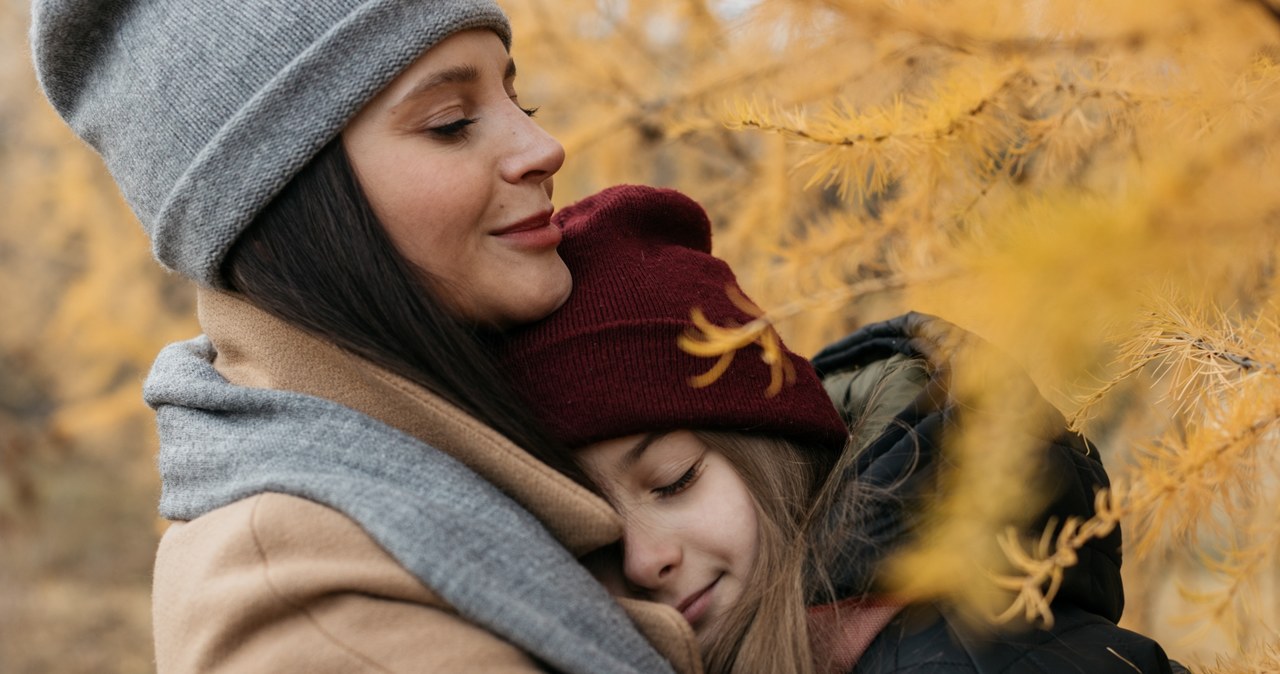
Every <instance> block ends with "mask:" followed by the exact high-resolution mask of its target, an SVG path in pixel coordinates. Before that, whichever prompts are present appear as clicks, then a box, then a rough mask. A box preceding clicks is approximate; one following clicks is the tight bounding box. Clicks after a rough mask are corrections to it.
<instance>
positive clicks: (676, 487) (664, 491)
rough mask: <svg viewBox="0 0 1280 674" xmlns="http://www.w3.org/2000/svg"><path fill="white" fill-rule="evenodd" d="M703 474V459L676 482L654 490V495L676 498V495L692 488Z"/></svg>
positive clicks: (690, 467)
mask: <svg viewBox="0 0 1280 674" xmlns="http://www.w3.org/2000/svg"><path fill="white" fill-rule="evenodd" d="M701 473H702V459H698V461H697V462H696V463H694V464H693V465H692V466H689V470H686V471H685V472H684V474H683V475H681V476H680V477H679V478H678V479H677V480H676V481H675V482H672V483H671V484H668V485H665V486H662V487H657V488H655V489H654V490H653V493H655V494H657V495H658V496H660V497H667V496H675V495H676V494H679V493H680V492H682V491H684V490H686V489H688V488H689V487H691V486H692V485H693V483H694V481H696V480H697V479H698V476H699V475H700V474H701Z"/></svg>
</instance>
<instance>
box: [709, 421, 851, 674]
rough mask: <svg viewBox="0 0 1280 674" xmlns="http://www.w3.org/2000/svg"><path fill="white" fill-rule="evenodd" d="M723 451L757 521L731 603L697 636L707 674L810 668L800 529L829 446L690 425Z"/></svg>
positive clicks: (798, 673) (825, 468)
mask: <svg viewBox="0 0 1280 674" xmlns="http://www.w3.org/2000/svg"><path fill="white" fill-rule="evenodd" d="M695 434H696V435H697V436H698V438H699V439H700V440H701V441H702V442H703V443H704V444H706V445H707V447H708V448H710V449H714V450H716V451H718V452H720V453H721V454H723V455H724V456H725V457H726V458H727V459H728V460H729V461H730V463H731V464H732V465H733V467H734V468H735V469H736V470H737V472H738V474H739V476H741V477H742V480H743V482H744V483H745V484H746V486H747V490H748V491H749V492H750V494H751V497H752V502H753V504H754V506H755V508H756V520H757V522H758V523H759V524H758V526H759V540H758V542H757V545H756V550H757V552H756V561H755V565H754V566H753V567H752V569H751V575H750V577H749V578H748V580H747V582H746V584H745V586H744V587H745V589H744V592H743V594H742V596H741V597H740V598H739V600H738V602H737V603H736V604H735V605H734V606H733V608H732V609H731V610H730V612H729V614H727V615H726V616H725V618H724V619H723V620H722V621H721V623H720V624H719V625H718V626H717V627H716V629H715V630H714V631H713V633H711V634H710V635H708V636H707V637H706V638H704V641H703V649H702V650H703V661H704V663H705V664H706V669H707V672H708V674H720V673H729V672H733V673H744V674H745V673H748V672H776V673H782V674H786V673H794V674H811V673H812V672H813V671H814V668H813V655H812V652H811V649H810V644H809V631H808V626H807V612H806V607H805V603H806V602H805V599H806V597H805V578H804V574H805V565H806V557H807V556H806V554H805V553H804V550H803V548H804V547H805V546H804V545H802V542H803V538H804V537H803V529H804V524H805V521H806V519H807V514H808V511H809V509H810V506H811V505H812V504H813V502H814V500H815V498H816V496H817V490H818V487H819V485H821V484H822V482H823V480H824V478H825V477H826V475H827V474H829V473H830V472H831V460H830V458H829V457H830V452H824V451H822V450H820V449H818V448H809V447H803V448H802V447H799V446H797V445H795V444H793V443H791V442H788V441H786V440H783V439H780V438H773V437H760V436H750V435H743V434H738V433H721V432H716V433H713V432H696V433H695Z"/></svg>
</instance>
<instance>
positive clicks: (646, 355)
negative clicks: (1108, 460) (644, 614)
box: [496, 186, 1169, 674]
mask: <svg viewBox="0 0 1280 674" xmlns="http://www.w3.org/2000/svg"><path fill="white" fill-rule="evenodd" d="M557 218H558V222H560V223H561V224H562V225H563V226H564V237H565V239H564V244H563V245H562V247H561V254H562V256H563V259H564V260H565V262H566V264H568V265H569V268H570V270H571V271H572V273H573V275H574V279H575V287H574V290H573V293H572V295H571V296H570V298H569V300H568V302H566V304H565V305H564V306H563V307H561V308H560V309H559V310H557V311H556V312H555V313H553V314H552V315H551V316H550V317H548V318H546V319H544V320H543V321H541V322H539V323H536V324H534V325H530V326H526V327H523V328H520V329H517V330H514V331H512V332H510V333H508V334H507V335H505V338H504V339H503V340H502V341H501V342H500V343H499V344H497V346H496V348H497V349H498V350H499V351H500V352H501V354H502V359H503V361H504V362H505V363H506V370H507V371H508V373H509V375H510V376H511V378H512V381H513V382H514V383H515V384H516V386H517V388H518V389H519V390H520V391H521V392H522V394H523V396H524V399H525V401H526V403H527V404H528V405H529V406H530V407H531V408H533V409H534V410H535V411H536V412H537V413H538V415H539V416H541V417H542V418H543V419H544V420H545V423H546V424H547V427H548V428H549V430H550V432H551V433H552V435H554V436H555V437H556V438H558V439H560V440H561V441H562V442H563V444H565V445H567V446H570V447H575V448H577V449H576V451H575V455H576V457H577V460H578V462H579V463H580V464H581V465H582V466H583V467H584V468H585V469H586V472H587V473H588V474H589V475H590V476H591V477H592V478H593V479H595V480H596V481H597V482H598V484H599V485H600V486H601V488H602V489H603V491H604V492H605V493H606V494H607V495H608V497H609V499H610V501H611V502H612V503H613V504H614V506H615V507H616V508H617V509H618V511H619V512H620V513H621V514H622V516H623V520H624V523H625V526H624V535H623V542H622V546H621V549H614V550H612V557H610V556H607V555H605V554H598V555H596V556H595V557H594V558H593V559H592V560H591V566H592V567H593V569H594V570H595V572H596V573H597V575H598V576H599V577H600V578H601V579H602V581H604V582H605V584H606V585H607V586H609V587H610V588H611V589H612V590H613V591H614V592H616V593H618V594H620V595H623V596H628V597H632V598H639V599H647V600H651V601H657V602H660V603H664V604H667V605H668V606H671V607H672V608H674V609H676V610H678V611H679V612H680V614H681V615H682V616H683V617H684V618H685V619H686V620H687V621H688V622H689V623H690V625H691V626H692V627H693V628H694V630H695V631H696V632H697V634H698V636H699V638H700V641H701V644H702V648H703V653H704V657H705V659H706V663H707V667H708V671H712V672H812V671H814V670H815V669H817V670H818V671H824V672H847V671H856V672H890V671H929V672H934V671H947V672H977V671H982V672H986V671H1000V672H1012V671H1019V672H1059V671H1062V672H1067V671H1071V672H1075V671H1083V670H1085V669H1088V670H1090V671H1096V672H1099V673H1101V672H1115V673H1116V674H1122V673H1127V672H1131V671H1134V669H1137V670H1138V671H1150V672H1167V671H1169V663H1168V662H1167V660H1166V658H1165V656H1164V653H1163V651H1162V650H1161V649H1160V647H1159V645H1157V644H1156V643H1155V642H1153V641H1151V640H1150V639H1147V638H1145V637H1143V636H1141V635H1138V634H1134V633H1132V632H1128V631H1126V630H1123V629H1121V628H1119V627H1117V626H1116V625H1115V621H1117V620H1118V619H1119V617H1120V610H1121V608H1122V604H1123V593H1122V590H1121V587H1120V576H1119V561H1120V558H1119V543H1120V541H1119V533H1118V532H1113V533H1112V534H1111V535H1109V536H1107V537H1104V538H1102V539H1099V540H1095V541H1091V542H1090V543H1089V544H1088V545H1086V546H1085V547H1084V548H1083V549H1082V550H1081V551H1080V558H1081V563H1080V564H1079V565H1077V566H1075V567H1072V568H1071V569H1070V570H1069V572H1068V574H1067V578H1066V579H1065V581H1064V583H1063V585H1062V588H1061V591H1060V592H1059V594H1058V595H1057V601H1056V602H1055V605H1054V611H1055V616H1056V618H1057V620H1056V622H1055V624H1054V626H1053V627H1052V628H1033V627H1032V626H1026V625H1023V626H1014V627H1012V628H1007V629H1003V630H1001V631H998V632H996V633H995V634H985V635H984V634H976V633H974V632H973V631H972V630H965V629H964V625H962V624H961V623H959V622H958V621H956V620H955V618H956V616H955V612H954V611H953V609H952V608H951V607H948V606H945V605H941V604H939V605H911V604H907V603H904V602H900V601H896V600H895V599H894V598H893V597H892V596H884V595H883V594H882V593H883V592H884V590H883V589H882V588H881V587H880V586H879V584H878V579H877V570H878V567H879V565H880V562H881V561H882V560H883V559H884V557H885V555H886V554H888V553H889V552H891V551H892V550H893V549H895V548H896V547H898V546H900V545H902V543H903V542H904V541H906V540H909V538H910V537H911V536H912V535H913V531H914V530H915V526H914V521H913V520H914V518H915V515H916V513H918V512H920V511H921V510H922V509H924V508H925V507H927V504H928V502H929V500H930V499H931V498H933V497H936V491H935V490H936V489H937V480H938V478H939V477H940V474H941V472H942V470H943V468H942V464H943V463H944V462H943V461H942V460H941V458H940V448H939V444H940V439H941V438H943V437H945V436H946V434H947V433H948V432H950V430H951V428H953V424H954V420H955V419H954V417H955V415H956V414H957V413H958V412H959V411H960V409H961V408H962V407H963V413H964V414H966V415H974V414H980V413H982V411H983V410H981V409H979V408H978V407H977V406H975V405H973V404H968V403H970V401H966V404H964V405H963V406H962V405H961V404H959V403H957V402H956V401H953V400H951V399H950V394H949V393H948V392H947V387H946V378H947V377H946V374H947V370H948V368H949V367H950V364H949V362H948V360H947V358H946V355H945V354H946V351H945V349H944V347H945V346H946V345H948V344H949V343H950V342H952V341H953V338H955V337H957V336H958V335H959V333H958V331H956V330H954V329H952V328H950V327H949V326H946V325H945V324H944V323H942V322H941V321H938V320H936V319H930V318H928V317H923V316H920V315H914V314H910V315H907V316H905V317H902V318H900V319H896V320H894V321H890V322H887V323H883V324H878V325H873V326H869V327H867V328H866V329H864V330H862V331H860V332H858V333H856V334H855V335H853V336H851V337H850V338H849V339H847V340H844V341H843V342H841V343H839V344H837V345H835V346H833V347H832V348H831V349H828V350H827V351H825V352H824V353H823V354H820V357H819V359H818V363H819V365H820V369H821V370H822V371H823V373H824V374H826V375H827V380H826V382H825V383H826V385H827V387H828V388H829V389H830V390H831V392H832V393H834V394H836V396H837V399H838V400H840V402H841V403H842V405H843V407H844V408H845V410H846V412H848V413H849V415H850V417H853V418H856V422H855V423H854V428H855V429H856V430H857V433H855V437H854V438H853V442H852V443H851V444H850V446H849V448H848V449H844V447H845V440H846V432H845V428H846V426H845V422H844V421H843V420H842V419H841V417H840V415H838V414H837V411H836V409H835V407H834V406H833V405H832V404H831V401H830V400H829V399H828V398H827V392H826V391H825V390H824V387H823V384H822V383H820V382H819V380H818V378H817V376H815V372H814V369H813V368H812V367H810V366H809V364H808V363H806V362H804V361H803V360H802V359H800V358H799V357H797V356H796V355H795V354H793V353H791V352H789V351H787V350H786V349H785V347H782V346H781V342H780V341H778V340H777V336H776V335H773V334H771V333H770V334H765V335H763V336H761V337H760V338H758V339H757V340H756V342H754V343H750V344H743V345H741V346H743V347H745V348H743V349H742V351H741V352H739V353H737V355H736V356H735V358H734V359H733V360H732V361H731V362H728V363H727V364H724V363H722V366H721V367H718V368H717V369H716V372H717V373H718V376H717V377H716V378H715V379H714V381H708V380H709V379H710V378H709V377H705V376H704V373H705V372H706V371H707V370H708V368H709V367H710V364H709V363H708V362H707V361H705V360H704V359H699V358H697V357H694V356H693V355H690V354H689V353H685V352H683V351H681V350H680V349H679V348H678V346H677V343H678V341H679V338H680V337H681V336H682V335H685V336H686V338H687V337H688V336H689V335H690V334H695V335H696V334H697V332H698V328H697V326H698V325H699V323H700V322H701V321H702V320H704V319H705V320H706V321H709V322H710V323H712V324H715V325H733V324H743V323H746V322H747V321H750V320H751V319H752V318H753V316H754V315H755V314H756V313H757V310H756V309H755V308H754V307H753V306H752V305H751V304H750V301H749V300H747V299H746V298H745V297H744V296H743V295H742V294H741V290H740V289H739V288H738V286H737V282H736V280H735V279H734V275H733V273H732V271H731V270H730V269H729V268H728V267H727V266H726V265H725V264H724V263H723V262H721V261H720V260H717V259H716V258H714V257H712V256H711V255H710V254H709V253H710V250H711V241H710V239H711V230H710V224H709V223H708V222H707V219H706V215H705V214H704V213H703V212H702V210H701V209H700V208H699V207H698V206H697V204H695V203H693V202H692V201H690V200H689V199H687V198H685V197H683V196H681V195H679V194H678V193H675V192H672V191H669V190H655V189H652V188H643V187H631V186H625V187H620V188H614V189H610V190H606V191H605V192H603V193H601V194H599V195H595V196H593V197H590V198H588V199H586V200H584V201H582V202H579V203H577V204H574V205H573V206H570V207H568V208H566V209H564V210H563V211H561V212H560V213H559V214H558V216H557ZM691 382H692V383H693V384H694V385H693V386H691ZM1025 383H1026V385H1027V396H1025V397H1023V398H1022V399H1020V400H1018V401H1017V407H1016V410H1017V413H1018V414H1022V415H1026V416H1027V418H1028V419H1030V418H1033V417H1035V416H1036V415H1040V417H1039V420H1040V421H1042V422H1045V423H1047V424H1048V425H1047V426H1045V428H1048V429H1050V430H1051V432H1050V433H1049V434H1048V435H1046V436H1045V437H1044V438H1041V439H1040V441H1041V442H1042V443H1043V444H1042V446H1043V447H1044V450H1045V451H1044V454H1043V456H1041V457H1039V463H1038V464H1037V466H1036V470H1034V471H1032V474H1033V475H1036V476H1037V477H1036V479H1037V480H1038V484H1037V485H1036V487H1038V488H1039V493H1043V494H1044V495H1045V496H1046V502H1047V503H1048V505H1047V507H1046V508H1044V510H1043V511H1042V512H1041V513H1040V516H1039V518H1038V521H1037V522H1036V523H1035V524H1034V525H1033V527H1032V528H1033V530H1039V529H1042V528H1044V526H1046V522H1047V521H1048V518H1050V517H1054V518H1057V520H1058V521H1062V520H1063V519H1064V518H1066V517H1070V516H1080V517H1089V516H1090V515H1092V514H1093V497H1094V492H1095V490H1096V489H1097V488H1100V487H1104V486H1106V484H1107V483H1106V473H1105V472H1104V471H1103V469H1102V465H1101V464H1100V463H1099V462H1098V460H1097V456H1096V452H1089V451H1087V447H1086V446H1085V445H1084V444H1083V439H1082V438H1079V437H1078V436H1074V435H1069V434H1066V433H1058V432H1055V431H1054V429H1061V428H1062V427H1063V420H1062V419H1061V417H1060V416H1057V415H1056V413H1055V412H1053V411H1052V410H1051V408H1049V406H1048V405H1047V403H1044V402H1043V401H1042V400H1041V399H1040V398H1039V397H1038V395H1034V389H1033V387H1031V386H1030V382H1025ZM1000 413H1004V414H1012V413H1014V412H1013V411H1012V410H1009V409H1004V410H1002V411H1000ZM956 567H957V570H962V569H965V568H966V566H965V565H964V564H963V563H962V560H957V564H956Z"/></svg>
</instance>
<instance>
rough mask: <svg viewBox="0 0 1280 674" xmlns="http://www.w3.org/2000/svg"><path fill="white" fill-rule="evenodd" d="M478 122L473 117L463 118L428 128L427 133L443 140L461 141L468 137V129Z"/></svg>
mask: <svg viewBox="0 0 1280 674" xmlns="http://www.w3.org/2000/svg"><path fill="white" fill-rule="evenodd" d="M477 121H478V120H476V119H475V118H473V117H463V118H462V119H459V120H456V121H452V122H449V123H448V124H441V125H440V126H432V127H428V128H427V129H426V132H427V133H429V134H431V135H433V136H436V137H438V138H441V139H443V140H461V139H463V138H466V136H467V127H469V126H471V125H472V124H475V123H476V122H477Z"/></svg>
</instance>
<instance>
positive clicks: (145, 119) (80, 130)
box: [31, 0, 511, 287]
mask: <svg viewBox="0 0 1280 674" xmlns="http://www.w3.org/2000/svg"><path fill="white" fill-rule="evenodd" d="M31 15H32V27H31V44H32V49H33V53H34V60H35V67H36V73H37V75H38V77H39V79H40V84H41V86H42V87H43V88H44V91H45V93H46V95H47V96H48V97H49V100H50V101H51V102H52V103H53V106H54V107H55V108H56V109H57V110H58V113H59V114H61V115H62V117H63V118H64V119H65V120H66V121H67V123H68V124H69V125H70V126H71V128H72V129H73V130H74V131H75V132H76V133H77V134H78V135H79V136H80V137H81V138H83V139H84V140H85V141H86V142H88V143H89V144H90V145H92V146H93V148H94V149H95V150H97V151H98V153H99V154H101V155H102V158H103V160H104V161H105V162H106V165H107V168H108V169H110V171H111V173H112V175H113V176H114V177H115V180H116V182H117V183H118V184H119V185H120V189H121V191H122V192H123V193H124V196H125V198H126V199H127V200H128V202H129V205H130V206H132V208H133V211H134V213H136V214H137V216H138V219H139V220H141V221H142V225H143V227H145V228H146V230H147V233H148V234H149V235H150V237H151V241H152V244H153V246H154V251H155V256H156V258H157V259H159V260H160V262H161V263H162V264H164V265H165V266H167V267H169V268H171V269H174V270H176V271H178V272H179V273H181V274H183V275H185V276H188V277H190V278H192V279H194V280H196V281H198V282H200V283H202V284H205V285H210V286H215V287H221V286H224V285H225V283H224V281H223V279H222V277H221V272H220V267H221V265H222V261H223V259H224V258H225V257H226V254H227V251H228V250H230V248H231V246H232V244H234V243H235V240H236V238H237V237H238V236H239V235H240V233H241V232H243V231H244V229H245V227H247V226H248V225H249V223H250V222H251V221H252V220H253V218H254V217H255V216H256V215H257V214H258V212H259V211H261V210H262V208H263V207H264V206H265V205H266V204H267V203H268V202H269V201H270V200H271V199H272V198H273V197H274V196H275V195H276V194H277V193H278V192H279V191H280V189H281V188H282V187H284V185H285V184H286V183H287V182H288V181H289V180H290V179H291V178H292V177H293V176H294V175H295V174H296V173H297V172H298V171H299V170H300V169H301V168H302V167H303V166H304V165H305V164H306V163H307V162H308V161H310V159H311V158H312V157H313V156H314V155H315V154H316V153H317V152H318V151H319V150H320V149H321V148H322V147H324V145H325V144H326V143H327V142H329V141H330V140H332V139H333V138H334V137H335V136H336V135H337V133H338V132H339V131H341V130H342V128H343V127H344V126H346V124H347V121H348V120H350V119H351V117H352V116H353V115H354V114H355V113H356V112H357V111H358V110H359V109H360V108H361V107H362V106H363V105H364V104H365V103H366V102H367V101H368V100H369V99H370V98H372V97H373V96H374V95H375V94H376V93H377V92H378V91H379V90H381V89H382V88H383V87H384V86H386V85H387V84H388V83H389V82H390V81H391V80H392V79H394V78H395V76H396V75H397V74H399V73H400V71H402V70H403V69H404V68H406V67H407V66H408V65H409V64H410V63H412V62H413V61H414V60H415V59H416V58H417V57H418V56H419V55H421V54H422V53H423V52H425V51H426V50H427V49H429V48H430V47H431V46H432V45H434V44H436V43H437V42H439V41H440V40H442V39H444V38H445V37H447V36H449V35H450V34H452V33H454V32H457V31H459V30H464V29H468V28H488V29H491V30H493V31H494V32H495V33H497V34H498V36H499V37H501V38H502V41H503V43H504V44H506V45H508V46H510V42H511V29H510V26H509V25H508V24H507V18H506V16H505V15H504V14H503V12H502V10H501V9H500V8H499V7H498V6H497V4H495V3H494V2H493V0H305V1H303V2H299V0H34V2H33V4H32V11H31Z"/></svg>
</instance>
